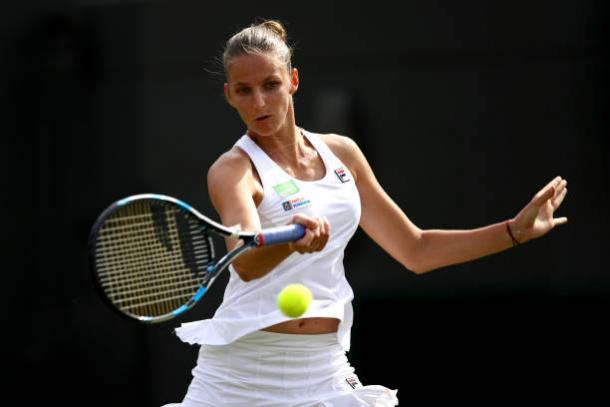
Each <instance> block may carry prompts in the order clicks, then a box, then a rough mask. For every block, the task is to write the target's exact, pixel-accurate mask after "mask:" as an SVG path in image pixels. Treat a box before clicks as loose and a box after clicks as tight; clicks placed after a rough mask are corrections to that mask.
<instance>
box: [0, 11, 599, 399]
mask: <svg viewBox="0 0 610 407" xmlns="http://www.w3.org/2000/svg"><path fill="white" fill-rule="evenodd" d="M603 3H604V2H603V1H577V0H574V1H561V0H560V1H529V2H525V1H517V2H515V1H511V2H508V1H500V2H488V1H461V2H453V1H448V0H447V1H445V0H443V1H426V0H418V1H407V2H401V3H400V4H398V3H394V2H392V3H391V5H390V3H384V2H368V3H362V4H355V3H354V2H351V1H338V2H332V1H324V2H286V1H281V2H280V1H271V2H243V3H242V2H213V3H212V2H205V1H196V0H191V1H177V0H174V1H144V0H142V1H127V0H114V1H112V0H80V1H64V2H60V1H55V2H48V1H28V2H4V3H3V6H2V9H3V12H2V13H1V14H0V27H1V28H0V33H1V34H0V35H1V39H2V40H1V42H0V47H1V48H0V49H1V51H2V54H1V55H0V56H1V58H2V63H1V64H0V72H1V74H2V75H1V76H0V77H1V82H0V84H1V89H2V92H1V93H0V98H1V100H2V106H3V109H2V112H3V116H4V118H3V119H2V121H1V122H0V134H1V138H0V140H1V141H0V158H1V159H0V165H1V167H0V170H1V171H2V182H3V185H2V205H3V207H2V209H3V210H2V213H3V214H4V221H3V222H2V224H3V227H2V233H0V239H1V241H0V243H1V247H2V257H3V259H4V261H5V263H4V264H5V265H6V266H4V267H2V271H3V275H4V279H3V282H2V284H0V290H1V293H2V300H3V301H2V302H3V308H4V310H5V312H3V323H2V334H3V335H2V337H3V343H2V345H3V355H4V356H5V366H7V367H6V369H4V370H5V376H6V377H8V381H6V379H5V381H4V383H5V386H3V387H4V388H5V391H4V396H3V401H2V404H5V402H6V401H7V398H8V401H11V402H12V403H13V404H14V403H16V402H19V404H20V405H22V404H23V405H39V404H43V403H44V404H45V405H46V404H49V403H57V404H58V405H62V406H66V405H74V406H81V405H87V406H90V405H104V406H159V405H161V404H163V403H168V402H178V401H180V400H181V399H182V396H183V395H184V393H185V391H186V387H187V386H188V383H189V382H190V379H191V375H190V370H191V369H192V368H193V367H194V364H195V361H196V352H197V348H196V347H192V346H189V345H186V344H183V343H182V342H180V341H179V340H178V338H177V337H176V336H175V335H174V334H173V329H174V328H175V327H177V326H178V325H179V324H180V323H181V322H183V321H189V320H195V319H200V318H207V317H209V316H211V315H212V313H213V311H214V308H215V306H216V305H217V304H218V303H219V301H220V296H221V295H222V290H223V288H224V281H219V282H218V283H217V284H216V285H215V286H214V287H213V289H212V290H211V292H210V294H209V295H208V297H207V298H206V300H205V301H203V302H202V303H200V304H199V305H198V306H197V307H196V309H195V310H193V311H192V312H190V313H189V314H188V315H187V316H186V317H183V318H181V320H179V321H172V322H170V323H166V324H163V325H156V326H140V325H137V324H135V323H132V322H130V321H127V320H125V319H122V318H119V317H118V316H117V315H116V314H115V313H113V312H112V311H111V310H109V309H108V308H107V307H106V306H105V305H104V304H103V303H102V302H101V300H100V298H99V297H98V296H97V294H96V292H95V290H94V286H93V284H92V280H91V278H90V274H89V270H88V265H87V236H88V233H89V228H90V227H91V225H92V223H93V221H94V220H95V217H96V216H97V215H98V214H99V212H100V211H101V210H103V209H104V208H105V207H106V206H107V205H108V204H110V203H111V202H113V201H114V200H116V199H119V198H121V197H124V196H126V195H131V194H134V193H140V192H159V193H164V194H168V195H174V196H177V197H180V198H182V199H184V200H186V201H187V202H189V203H191V204H192V205H194V206H195V207H197V208H198V209H199V210H200V211H201V212H202V213H207V214H210V215H213V216H212V217H213V218H216V216H215V213H214V212H213V209H212V207H211V205H210V203H209V200H208V197H207V192H206V185H205V174H206V170H207V168H208V167H209V166H210V164H211V163H212V162H213V161H214V159H215V158H216V157H217V156H218V155H219V154H220V153H222V152H223V151H225V150H227V149H228V148H229V147H230V146H231V145H232V144H233V143H234V142H235V140H236V139H237V138H238V137H239V136H240V135H241V134H242V133H243V132H244V128H243V126H242V123H241V122H240V120H239V117H238V116H237V114H236V113H235V112H234V111H232V109H231V108H230V107H229V106H228V105H227V104H226V103H224V100H223V97H222V83H223V78H222V76H218V75H216V74H214V73H210V72H209V71H215V70H218V66H217V65H216V64H215V62H214V61H215V59H216V58H217V57H219V56H220V54H221V52H222V48H223V46H224V42H225V41H226V39H227V38H228V37H229V36H230V35H232V34H233V33H235V32H236V31H238V30H239V29H241V28H243V27H244V26H246V25H249V24H250V23H252V22H253V21H254V20H255V18H257V17H266V18H278V19H280V20H282V21H283V22H284V23H285V24H286V26H287V29H288V32H289V35H290V37H291V42H292V44H293V45H294V48H295V58H294V65H295V66H297V67H298V68H299V70H300V78H301V86H300V89H299V91H298V93H297V95H296V98H295V103H296V113H297V122H298V124H300V125H301V126H303V127H305V128H306V129H309V130H311V131H317V132H325V131H332V132H337V133H342V134H346V135H348V136H351V137H353V138H354V139H356V140H357V141H358V143H359V144H360V145H361V147H362V148H363V150H364V151H365V153H366V154H367V157H368V158H369V161H370V162H371V164H372V166H373V168H374V170H375V172H376V175H377V177H378V178H379V180H380V182H381V183H382V185H383V186H384V187H385V188H386V190H387V191H388V192H389V193H390V195H391V196H392V197H393V198H394V199H395V201H396V202H397V203H398V204H399V205H400V206H401V207H402V208H403V209H404V210H405V212H406V213H407V215H408V216H409V217H410V218H411V219H412V220H413V221H414V222H415V223H416V224H417V225H418V226H420V227H421V228H471V227H477V226H482V225H485V224H489V223H495V222H498V221H502V220H505V219H507V218H509V217H512V216H514V215H515V214H516V213H517V212H518V211H519V210H520V209H521V208H522V206H523V205H524V204H525V203H527V202H528V201H529V199H530V198H531V197H532V196H533V194H534V193H535V192H536V191H537V190H538V189H539V188H541V187H542V186H543V185H545V184H546V183H547V182H548V181H549V180H550V179H551V178H552V177H554V176H555V175H561V176H563V177H565V178H567V179H568V181H569V186H568V189H569V191H570V192H569V194H568V197H567V199H566V201H565V202H564V204H563V206H562V208H561V209H560V211H559V216H568V217H569V219H570V222H569V224H568V225H566V226H564V227H562V228H560V229H559V230H555V231H553V232H552V233H551V234H549V235H548V236H546V237H544V238H543V239H540V240H537V241H534V242H530V243H528V244H527V245H524V246H521V247H519V248H517V249H515V250H510V251H508V252H504V253H500V254H497V255H494V256H490V257H487V258H483V259H479V260H477V261H474V262H471V263H467V264H462V265H456V266H452V267H448V268H446V269H442V270H437V271H433V272H430V273H427V274H425V275H422V276H416V275H414V274H412V273H410V272H408V271H406V270H404V269H403V268H401V266H400V265H399V264H398V263H396V262H395V261H394V260H392V259H391V258H390V257H389V256H388V255H386V254H385V253H383V252H382V251H381V249H379V248H378V247H377V246H375V245H374V244H373V243H372V242H371V241H370V240H369V239H368V238H367V237H366V236H364V235H363V234H362V233H361V232H358V234H357V235H356V237H355V238H354V239H353V241H352V242H351V243H350V246H349V247H348V250H347V254H346V270H347V273H348V278H349V280H350V282H351V284H352V286H353V288H354V291H355V293H356V299H355V300H354V308H355V323H354V327H353V341H352V350H351V351H350V353H349V355H348V356H349V358H350V360H351V362H352V364H353V365H354V366H355V367H356V369H357V373H358V374H359V376H360V378H361V380H362V381H363V382H364V383H365V384H383V385H385V386H388V387H391V388H398V389H399V397H400V399H401V405H408V404H409V403H414V402H415V400H417V399H423V400H425V401H426V403H428V404H431V403H435V402H436V401H439V400H441V399H449V400H451V402H472V401H483V402H486V404H492V405H495V404H497V403H498V402H501V401H506V400H510V401H512V402H517V403H519V404H521V403H523V402H524V401H525V400H528V401H533V402H537V403H544V402H548V401H550V400H551V399H553V400H554V399H557V400H565V399H566V398H568V397H573V400H575V401H577V402H578V403H579V405H582V404H587V403H585V401H586V399H587V398H589V397H592V395H593V394H595V393H597V391H602V390H603V388H604V385H607V383H605V382H606V380H605V379H604V377H605V378H606V379H607V366H606V365H605V363H604V362H605V357H606V352H607V349H608V335H607V334H606V333H605V332H606V329H607V326H608V298H610V297H609V296H608V295H609V294H610V275H609V274H608V270H607V269H606V268H605V267H606V264H607V261H606V253H605V250H607V242H608V237H607V236H608V230H607V229H608V215H607V213H606V211H605V209H606V207H607V206H608V190H607V187H608V162H609V156H608V138H607V133H608V113H609V112H608V106H609V105H608V83H609V72H608V68H609V66H608V63H607V60H606V59H605V53H606V51H607V46H608V34H609V33H608V23H607V13H606V7H604V5H603ZM600 369H601V370H600ZM596 372H597V373H596ZM606 396H607V394H606ZM13 404H10V405H13ZM7 405H9V404H7Z"/></svg>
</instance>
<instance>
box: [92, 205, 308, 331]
mask: <svg viewBox="0 0 610 407" xmlns="http://www.w3.org/2000/svg"><path fill="white" fill-rule="evenodd" d="M211 234H215V235H218V236H223V237H228V238H233V239H242V240H243V241H244V244H243V245H241V246H239V247H236V248H235V249H233V250H232V251H230V252H228V253H227V254H226V255H224V256H223V257H222V258H221V259H220V260H216V258H215V251H214V243H213V241H212V238H211ZM304 234H305V229H304V227H303V226H302V225H299V224H295V225H287V226H281V227H277V228H270V229H264V230H261V231H259V232H241V231H240V230H239V228H235V227H233V228H229V227H226V226H223V225H221V224H219V223H217V222H214V221H213V220H211V219H209V218H207V217H205V216H203V215H202V214H200V213H199V212H197V210H195V209H194V208H192V207H191V206H190V205H188V204H186V203H184V202H182V201H180V200H178V199H176V198H172V197H169V196H164V195H156V194H142V195H133V196H130V197H127V198H124V199H121V200H119V201H117V202H115V203H113V204H112V205H110V206H109V207H108V208H107V209H106V210H105V211H104V212H103V213H102V214H101V215H100V216H99V218H98V219H97V221H96V222H95V224H94V225H93V228H92V229H91V234H90V237H89V252H90V258H91V266H92V271H93V274H94V280H95V281H96V283H97V285H98V286H99V288H100V289H101V292H102V294H103V295H104V297H105V298H106V299H107V300H109V302H110V303H111V304H112V305H113V306H114V307H115V308H117V309H118V310H119V311H120V312H122V313H123V314H125V315H127V316H129V317H131V318H135V319H137V320H139V321H142V322H147V323H152V322H161V321H165V320H169V319H171V318H174V317H176V316H178V315H180V314H182V313H183V312H185V311H187V310H188V309H190V308H192V307H193V306H194V305H195V304H196V303H197V302H198V301H199V300H200V299H201V297H202V296H203V295H204V293H205V292H206V290H207V289H208V287H210V285H211V284H212V282H213V281H214V280H215V279H216V277H218V275H219V274H220V272H221V271H222V270H224V269H225V268H226V267H227V266H228V265H229V264H230V263H231V262H232V261H233V260H234V259H235V258H236V257H237V256H239V255H240V254H242V253H244V252H246V251H247V250H250V249H252V248H254V247H259V246H267V245H271V244H277V243H287V242H291V241H295V240H298V239H300V238H301V237H303V235H304Z"/></svg>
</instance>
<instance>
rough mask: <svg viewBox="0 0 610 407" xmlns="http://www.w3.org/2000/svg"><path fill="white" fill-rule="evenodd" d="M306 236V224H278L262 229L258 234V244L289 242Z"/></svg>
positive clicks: (267, 244)
mask: <svg viewBox="0 0 610 407" xmlns="http://www.w3.org/2000/svg"><path fill="white" fill-rule="evenodd" d="M303 236H305V226H303V225H301V224H299V223H295V224H294V225H286V226H278V227H275V228H269V229H264V230H261V231H260V232H259V233H258V234H257V236H256V242H257V246H269V245H272V244H278V243H288V242H294V241H296V240H299V239H300V238H302V237H303Z"/></svg>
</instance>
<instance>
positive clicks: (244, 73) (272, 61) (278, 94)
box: [224, 54, 299, 136]
mask: <svg viewBox="0 0 610 407" xmlns="http://www.w3.org/2000/svg"><path fill="white" fill-rule="evenodd" d="M298 85H299V76H298V72H297V70H296V69H293V70H292V72H291V73H290V74H289V73H288V71H287V69H286V65H284V64H283V63H282V62H281V61H279V60H278V59H277V58H275V57H273V56H271V55H260V54H242V55H239V56H237V57H234V58H232V59H231V60H230V63H229V65H228V82H227V83H225V85H224V92H225V97H226V98H227V101H228V102H229V104H230V105H231V106H233V107H234V108H235V109H237V112H238V113H239V115H240V117H241V119H242V120H243V121H244V123H245V124H246V126H247V127H248V130H250V131H252V132H254V133H256V134H257V135H261V136H265V135H271V134H274V133H276V132H277V131H278V130H279V129H281V128H282V127H283V126H284V125H285V124H286V121H287V120H288V117H289V116H288V113H289V111H290V109H291V108H292V95H293V94H294V92H296V90H297V88H298ZM290 117H293V116H290Z"/></svg>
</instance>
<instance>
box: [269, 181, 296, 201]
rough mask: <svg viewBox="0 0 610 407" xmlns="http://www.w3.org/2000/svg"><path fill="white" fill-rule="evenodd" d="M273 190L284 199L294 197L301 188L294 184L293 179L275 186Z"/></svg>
mask: <svg viewBox="0 0 610 407" xmlns="http://www.w3.org/2000/svg"><path fill="white" fill-rule="evenodd" d="M273 189H274V190H275V192H276V193H277V194H278V195H279V196H281V197H282V198H286V197H287V196H290V195H294V194H296V193H297V192H299V191H300V189H299V186H298V185H297V184H296V182H294V180H293V179H291V180H290V181H287V182H283V183H281V184H277V185H274V186H273Z"/></svg>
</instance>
